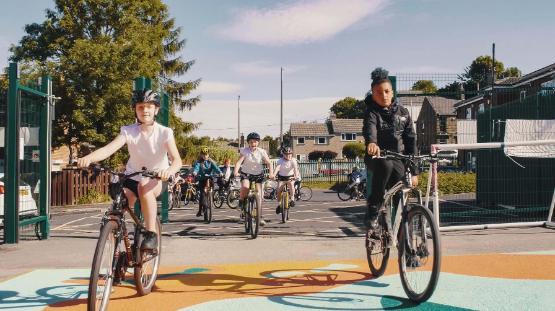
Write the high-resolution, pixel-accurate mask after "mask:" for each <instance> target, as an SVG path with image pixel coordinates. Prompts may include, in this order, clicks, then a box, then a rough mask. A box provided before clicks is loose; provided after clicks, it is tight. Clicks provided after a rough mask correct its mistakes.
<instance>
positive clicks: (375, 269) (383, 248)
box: [366, 212, 390, 277]
mask: <svg viewBox="0 0 555 311" xmlns="http://www.w3.org/2000/svg"><path fill="white" fill-rule="evenodd" d="M385 217H386V214H385V213H383V212H380V216H379V219H378V225H377V227H376V228H375V229H368V230H366V259H367V260H368V267H369V268H370V271H371V272H372V275H373V276H375V277H380V276H382V275H383V274H384V272H385V269H386V268H387V262H388V260H389V251H390V248H389V247H387V240H388V236H389V234H388V232H387V230H386V228H385V227H386V226H385Z"/></svg>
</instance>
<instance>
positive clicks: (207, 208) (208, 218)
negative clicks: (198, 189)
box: [204, 190, 213, 224]
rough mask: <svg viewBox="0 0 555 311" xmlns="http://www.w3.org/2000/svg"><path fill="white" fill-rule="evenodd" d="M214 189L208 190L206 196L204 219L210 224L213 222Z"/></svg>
mask: <svg viewBox="0 0 555 311" xmlns="http://www.w3.org/2000/svg"><path fill="white" fill-rule="evenodd" d="M212 195H213V192H212V190H210V191H208V193H206V195H205V196H204V199H205V201H206V202H205V205H204V221H205V222H206V223H207V224H209V223H211V222H212V204H213V203H212Z"/></svg>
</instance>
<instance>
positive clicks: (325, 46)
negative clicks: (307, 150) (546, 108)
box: [0, 0, 555, 137]
mask: <svg viewBox="0 0 555 311" xmlns="http://www.w3.org/2000/svg"><path fill="white" fill-rule="evenodd" d="M164 2H165V3H167V5H168V7H169V8H170V14H171V16H173V17H175V19H176V24H177V25H178V26H181V27H182V28H183V29H182V30H183V32H182V34H183V37H184V38H185V39H187V47H186V48H185V49H184V51H183V58H184V59H186V60H190V59H195V60H196V64H195V65H194V66H193V67H192V69H191V70H190V72H189V73H187V75H185V76H182V77H179V78H178V80H183V81H185V80H190V79H196V78H202V80H203V82H202V84H201V87H200V89H199V90H198V91H197V92H196V94H200V95H201V97H202V102H201V103H200V104H199V105H198V106H197V107H196V108H194V109H193V110H192V111H188V112H185V113H183V114H182V115H183V118H184V119H186V120H188V121H193V122H202V125H201V127H200V129H199V130H198V131H196V132H195V134H196V135H209V136H213V137H216V136H224V137H235V136H236V135H237V128H236V126H237V95H239V94H240V95H241V101H240V103H241V123H242V124H241V132H245V133H248V132H250V131H258V132H260V133H261V134H262V135H266V134H270V135H274V136H277V135H278V134H279V103H280V102H279V101H280V67H281V66H283V67H284V68H285V72H284V107H285V108H284V123H285V124H284V129H287V128H288V127H289V123H290V122H298V121H313V120H319V121H322V120H324V119H325V118H326V117H327V115H328V112H329V107H330V106H331V105H332V104H333V103H334V102H335V101H337V100H338V99H341V98H343V97H345V96H353V97H357V98H361V97H362V96H363V95H364V94H365V93H366V91H367V90H368V88H369V83H370V79H369V73H370V71H371V70H372V69H373V68H374V67H376V66H383V67H385V68H386V69H388V70H389V71H390V72H391V73H392V74H395V73H413V72H416V73H461V72H462V71H463V69H464V67H466V66H468V65H469V64H470V62H471V61H472V60H473V59H474V58H475V57H477V56H479V55H484V54H490V53H491V43H492V42H495V43H496V58H497V59H499V60H501V61H502V62H504V64H505V66H516V67H518V68H520V69H521V70H522V72H523V73H529V72H531V71H534V70H536V69H539V68H542V67H545V66H547V65H549V64H552V63H555V40H553V36H554V35H555V19H554V18H553V12H555V1H550V0H534V1H528V2H524V1H513V0H505V1H502V0H490V1H487V0H482V1H478V0H466V1H454V0H451V1H450V0H313V1H304V0H288V1H260V0H241V1H230V0H204V1H197V0H185V1H183V0H171V1H170V0H168V1H164ZM49 6H50V7H52V6H53V4H52V1H46V0H42V1H39V0H34V1H31V0H30V1H9V2H8V1H5V2H3V10H2V11H3V12H10V14H9V15H8V16H4V17H3V18H2V19H0V27H1V28H0V29H2V30H1V31H0V66H2V67H4V66H5V65H6V58H7V55H8V52H7V48H8V46H9V44H11V43H16V42H17V41H18V40H19V38H21V36H22V35H23V27H24V25H25V24H28V23H32V22H41V21H42V20H44V9H45V8H46V7H49ZM3 15H6V14H3Z"/></svg>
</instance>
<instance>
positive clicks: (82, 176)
mask: <svg viewBox="0 0 555 311" xmlns="http://www.w3.org/2000/svg"><path fill="white" fill-rule="evenodd" d="M109 183H110V174H109V173H108V172H100V173H98V174H96V175H95V174H93V173H92V172H90V171H89V172H86V171H83V170H80V169H64V170H62V171H59V172H52V188H51V191H52V192H51V195H50V205H51V206H62V205H75V204H77V202H78V200H79V199H80V198H81V197H83V196H85V195H87V194H88V193H89V191H91V190H95V191H96V192H98V193H103V194H108V185H109Z"/></svg>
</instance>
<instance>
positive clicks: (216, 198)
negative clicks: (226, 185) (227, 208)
mask: <svg viewBox="0 0 555 311" xmlns="http://www.w3.org/2000/svg"><path fill="white" fill-rule="evenodd" d="M212 201H213V202H214V207H215V208H221V207H222V205H223V204H224V196H223V195H220V191H219V190H218V191H214V192H213V193H212Z"/></svg>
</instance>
